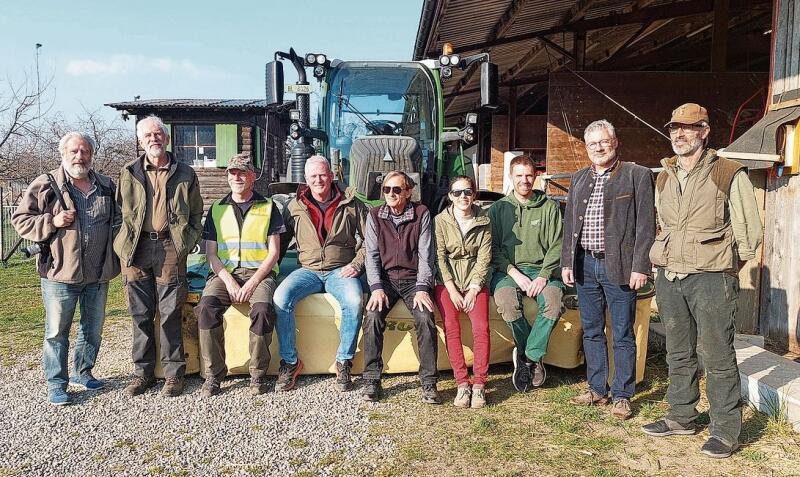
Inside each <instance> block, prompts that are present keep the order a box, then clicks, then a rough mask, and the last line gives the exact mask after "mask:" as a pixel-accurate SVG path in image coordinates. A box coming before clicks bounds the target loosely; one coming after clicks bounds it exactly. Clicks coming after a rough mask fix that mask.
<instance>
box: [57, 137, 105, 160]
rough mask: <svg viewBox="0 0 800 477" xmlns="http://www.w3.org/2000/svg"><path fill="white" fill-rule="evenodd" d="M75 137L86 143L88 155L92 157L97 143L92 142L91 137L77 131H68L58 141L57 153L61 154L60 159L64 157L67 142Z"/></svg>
mask: <svg viewBox="0 0 800 477" xmlns="http://www.w3.org/2000/svg"><path fill="white" fill-rule="evenodd" d="M75 137H77V138H80V139H83V140H84V141H86V144H88V145H89V153H90V154H91V155H92V157H94V153H95V151H96V150H97V143H95V142H94V139H93V138H92V136H90V135H88V134H86V133H82V132H77V131H70V132H68V133H67V134H64V136H62V137H61V139H60V140H59V141H58V153H59V154H61V157H64V154H66V153H67V143H68V142H69V140H70V139H72V138H75Z"/></svg>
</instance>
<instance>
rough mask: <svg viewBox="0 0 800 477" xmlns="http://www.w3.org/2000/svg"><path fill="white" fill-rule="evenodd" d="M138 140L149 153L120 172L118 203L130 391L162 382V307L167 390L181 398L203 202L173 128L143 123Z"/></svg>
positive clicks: (152, 120)
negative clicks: (158, 371) (193, 256)
mask: <svg viewBox="0 0 800 477" xmlns="http://www.w3.org/2000/svg"><path fill="white" fill-rule="evenodd" d="M136 137H137V138H138V139H139V145H140V146H141V148H142V149H144V154H142V155H141V156H140V157H139V158H138V159H134V160H133V161H131V162H129V163H127V164H125V165H124V166H123V167H122V170H121V171H120V175H119V186H118V187H117V204H119V206H120V207H121V209H122V227H121V229H120V231H119V233H118V234H117V236H116V238H115V239H114V252H116V254H117V255H119V258H120V262H121V264H122V275H123V278H124V280H125V283H126V288H127V295H128V312H129V313H130V314H131V317H132V318H133V350H132V355H133V365H134V374H135V376H134V378H133V380H132V381H131V383H130V384H129V385H128V387H127V388H125V392H126V393H127V394H128V395H129V396H136V395H138V394H142V393H143V392H145V391H146V390H147V389H149V388H150V387H152V386H153V385H154V384H155V368H156V340H155V330H154V329H153V328H154V320H155V314H156V309H157V310H158V312H159V317H160V320H161V329H160V345H161V346H160V350H161V356H160V359H161V366H162V368H163V369H164V376H165V383H164V387H163V388H162V390H161V393H162V394H163V395H164V396H169V397H174V396H178V395H180V394H181V393H183V387H184V381H183V375H184V373H185V371H186V358H185V357H184V352H183V333H182V329H181V327H182V325H183V313H182V311H183V304H184V302H185V301H186V294H187V291H188V288H187V283H186V257H187V256H188V255H189V253H190V252H191V250H192V249H193V248H194V246H195V245H197V242H198V240H200V232H201V230H202V225H201V224H200V221H201V219H202V218H203V198H202V197H201V196H200V184H199V182H198V180H197V175H196V174H195V173H194V170H193V169H192V168H191V167H190V166H189V165H188V164H184V163H182V162H179V161H177V160H176V159H175V156H173V155H172V153H171V152H168V151H167V146H168V145H169V129H168V128H167V126H166V125H165V124H164V123H163V121H161V119H159V118H158V117H157V116H148V117H146V118H144V119H142V120H141V121H139V123H137V124H136Z"/></svg>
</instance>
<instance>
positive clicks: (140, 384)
mask: <svg viewBox="0 0 800 477" xmlns="http://www.w3.org/2000/svg"><path fill="white" fill-rule="evenodd" d="M155 384H156V378H155V377H153V376H134V377H133V380H132V381H131V383H130V384H128V387H126V388H125V394H127V395H128V396H130V397H133V396H138V395H140V394H142V393H143V392H145V391H147V390H148V389H150V388H152V387H153V386H154V385H155Z"/></svg>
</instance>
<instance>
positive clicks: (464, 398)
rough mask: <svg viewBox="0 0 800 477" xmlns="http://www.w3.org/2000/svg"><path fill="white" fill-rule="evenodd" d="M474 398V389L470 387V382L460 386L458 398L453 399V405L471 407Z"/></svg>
mask: <svg viewBox="0 0 800 477" xmlns="http://www.w3.org/2000/svg"><path fill="white" fill-rule="evenodd" d="M471 400H472V391H471V390H470V389H469V384H464V385H463V386H459V387H458V392H456V398H455V399H453V406H455V407H469V404H470V401H471Z"/></svg>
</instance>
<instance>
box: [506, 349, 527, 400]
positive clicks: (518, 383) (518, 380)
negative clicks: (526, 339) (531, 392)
mask: <svg viewBox="0 0 800 477" xmlns="http://www.w3.org/2000/svg"><path fill="white" fill-rule="evenodd" d="M511 360H512V361H513V362H514V374H513V375H512V376H511V381H512V382H513V383H514V389H516V390H517V391H519V392H521V393H524V392H526V391H527V390H528V387H529V386H530V385H531V370H530V368H529V367H528V358H527V357H526V356H525V354H524V353H522V354H520V353H518V352H517V348H514V351H512V352H511Z"/></svg>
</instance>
